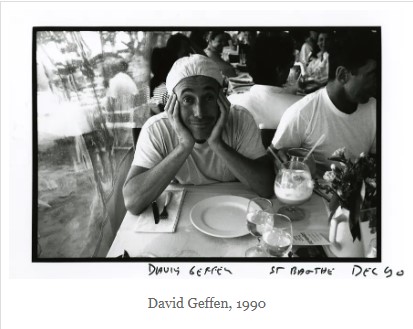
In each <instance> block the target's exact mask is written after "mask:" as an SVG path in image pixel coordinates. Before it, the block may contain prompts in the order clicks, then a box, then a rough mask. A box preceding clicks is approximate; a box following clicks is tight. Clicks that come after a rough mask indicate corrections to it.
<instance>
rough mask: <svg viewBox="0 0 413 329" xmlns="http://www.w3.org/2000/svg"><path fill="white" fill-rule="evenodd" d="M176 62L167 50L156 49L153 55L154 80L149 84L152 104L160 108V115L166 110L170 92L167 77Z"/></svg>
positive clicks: (152, 69)
mask: <svg viewBox="0 0 413 329" xmlns="http://www.w3.org/2000/svg"><path fill="white" fill-rule="evenodd" d="M173 63H174V60H173V58H172V56H171V55H170V53H169V52H168V49H167V48H154V49H153V51H152V55H151V71H152V74H153V76H152V79H151V80H150V83H149V92H150V97H151V100H150V101H151V103H154V104H156V105H157V106H158V110H159V111H158V113H159V112H162V111H163V110H164V107H165V104H166V101H167V100H168V91H167V90H166V84H165V81H166V77H167V75H168V72H169V70H170V69H171V67H172V65H173Z"/></svg>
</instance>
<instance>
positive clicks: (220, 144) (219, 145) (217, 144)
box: [208, 138, 224, 152]
mask: <svg viewBox="0 0 413 329" xmlns="http://www.w3.org/2000/svg"><path fill="white" fill-rule="evenodd" d="M208 144H209V147H210V148H211V149H212V151H214V152H219V151H220V150H222V149H223V148H224V141H223V140H222V139H221V138H219V139H217V140H213V141H208Z"/></svg>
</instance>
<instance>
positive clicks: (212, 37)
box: [208, 30, 229, 53]
mask: <svg viewBox="0 0 413 329" xmlns="http://www.w3.org/2000/svg"><path fill="white" fill-rule="evenodd" d="M228 41H229V40H228V35H227V33H225V31H222V30H215V31H211V32H210V33H209V36H208V49H209V50H211V51H214V52H217V53H222V50H223V48H224V47H226V46H228Z"/></svg>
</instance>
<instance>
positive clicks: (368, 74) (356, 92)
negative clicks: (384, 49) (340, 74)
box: [344, 60, 377, 104]
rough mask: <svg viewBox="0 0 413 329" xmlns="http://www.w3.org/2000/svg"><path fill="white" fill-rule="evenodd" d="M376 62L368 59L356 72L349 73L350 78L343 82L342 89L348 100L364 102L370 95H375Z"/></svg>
mask: <svg viewBox="0 0 413 329" xmlns="http://www.w3.org/2000/svg"><path fill="white" fill-rule="evenodd" d="M376 68H377V62H376V61H375V60H368V61H367V63H366V64H365V65H364V66H362V67H360V68H359V69H358V70H357V72H355V73H354V74H352V73H349V74H350V78H349V79H348V80H347V82H346V83H345V84H344V90H345V91H346V94H347V97H348V98H349V100H350V101H352V102H354V103H359V104H365V103H367V102H368V101H369V99H370V97H373V96H376V88H377V74H376Z"/></svg>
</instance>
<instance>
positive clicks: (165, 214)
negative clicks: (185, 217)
mask: <svg viewBox="0 0 413 329" xmlns="http://www.w3.org/2000/svg"><path fill="white" fill-rule="evenodd" d="M171 195H172V193H171V192H169V191H168V192H166V196H165V204H164V206H163V210H162V212H161V214H160V215H159V219H167V218H168V211H167V210H166V207H167V206H168V204H169V202H170V201H171Z"/></svg>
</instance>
